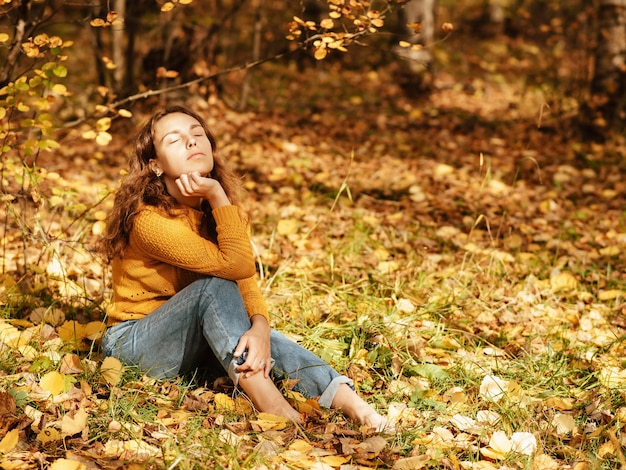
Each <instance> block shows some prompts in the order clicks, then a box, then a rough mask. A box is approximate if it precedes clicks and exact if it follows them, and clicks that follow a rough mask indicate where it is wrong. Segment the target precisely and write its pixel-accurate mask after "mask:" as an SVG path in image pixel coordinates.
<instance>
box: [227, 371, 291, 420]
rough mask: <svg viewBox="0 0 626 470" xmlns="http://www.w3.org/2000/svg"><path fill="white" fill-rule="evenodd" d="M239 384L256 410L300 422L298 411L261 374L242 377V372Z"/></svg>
mask: <svg viewBox="0 0 626 470" xmlns="http://www.w3.org/2000/svg"><path fill="white" fill-rule="evenodd" d="M239 385H241V388H243V390H244V392H246V395H248V397H249V398H250V400H252V403H254V406H255V407H256V409H257V410H259V411H262V412H264V413H271V414H274V415H277V416H283V417H285V418H287V419H289V420H291V421H293V422H294V423H298V424H301V423H302V416H301V415H300V413H298V411H296V410H295V409H294V408H293V407H292V406H291V405H290V404H289V402H288V401H287V400H286V398H285V397H284V396H283V394H282V393H280V390H278V388H277V387H276V385H275V384H274V382H272V380H271V379H269V378H265V377H264V376H263V374H253V375H251V376H249V377H244V375H243V374H242V375H241V377H240V378H239Z"/></svg>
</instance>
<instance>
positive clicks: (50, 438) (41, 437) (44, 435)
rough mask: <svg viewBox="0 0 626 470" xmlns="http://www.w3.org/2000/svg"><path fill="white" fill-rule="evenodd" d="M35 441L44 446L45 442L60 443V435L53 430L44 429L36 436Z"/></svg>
mask: <svg viewBox="0 0 626 470" xmlns="http://www.w3.org/2000/svg"><path fill="white" fill-rule="evenodd" d="M37 440H38V441H39V442H43V443H44V444H45V443H47V442H54V441H60V440H61V433H60V432H59V431H57V430H56V429H54V428H46V429H44V430H43V431H41V432H40V433H39V434H37Z"/></svg>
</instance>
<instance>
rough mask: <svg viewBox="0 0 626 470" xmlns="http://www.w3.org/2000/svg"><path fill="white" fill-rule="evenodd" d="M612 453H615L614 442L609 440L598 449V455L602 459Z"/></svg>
mask: <svg viewBox="0 0 626 470" xmlns="http://www.w3.org/2000/svg"><path fill="white" fill-rule="evenodd" d="M613 455H615V444H613V442H611V441H607V442H605V443H604V444H602V445H601V446H600V448H599V449H598V456H599V457H600V458H602V459H606V458H607V457H612V456H613Z"/></svg>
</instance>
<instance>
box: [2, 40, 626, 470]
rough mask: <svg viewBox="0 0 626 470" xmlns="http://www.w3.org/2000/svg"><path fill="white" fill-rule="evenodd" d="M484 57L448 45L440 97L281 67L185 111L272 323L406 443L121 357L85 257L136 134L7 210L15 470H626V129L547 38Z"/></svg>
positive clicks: (350, 75)
mask: <svg viewBox="0 0 626 470" xmlns="http://www.w3.org/2000/svg"><path fill="white" fill-rule="evenodd" d="M467 49H468V48H467V47H466V46H465V47H464V46H463V44H455V43H451V44H450V47H449V48H448V49H447V52H446V53H441V55H440V57H439V58H438V60H439V61H440V62H439V63H440V65H439V67H438V70H437V73H436V74H435V75H434V77H433V78H432V81H431V82H430V83H429V85H430V89H429V92H426V91H420V89H419V87H417V86H415V88H413V89H412V90H411V89H409V88H407V87H410V83H411V82H410V81H407V80H406V78H405V77H402V78H400V77H401V76H400V75H399V74H400V70H399V69H396V68H395V67H391V68H385V69H372V70H370V71H368V72H362V71H359V70H346V69H341V68H340V67H339V66H338V65H337V64H334V65H333V64H332V63H329V64H322V65H320V66H319V67H314V68H309V69H307V70H306V73H302V72H300V71H299V70H298V68H297V67H295V66H293V67H289V66H285V65H286V64H280V65H275V64H270V65H266V66H264V67H263V68H261V69H257V70H255V71H254V72H253V74H254V75H253V80H252V84H253V90H252V92H251V97H252V99H251V101H250V105H249V106H248V107H247V108H246V109H247V110H246V111H243V112H241V111H239V112H235V111H233V110H231V109H229V108H228V107H226V106H225V105H224V102H223V101H220V100H215V99H210V100H208V101H207V100H204V99H203V98H201V97H199V96H188V97H186V100H188V101H189V102H190V103H191V104H193V105H194V106H195V107H196V108H198V109H199V110H200V111H201V112H203V113H204V114H206V115H207V117H208V118H209V121H210V123H211V125H212V127H213V128H214V130H215V132H216V134H217V135H218V136H219V141H220V144H221V151H222V152H224V153H225V154H227V155H228V156H229V157H230V158H231V160H232V161H233V162H234V164H235V165H236V167H237V169H238V170H239V171H240V172H241V173H242V174H243V177H244V183H245V186H246V188H247V190H248V197H247V199H246V202H245V203H246V206H247V208H248V210H249V211H250V213H251V215H252V219H253V225H252V235H253V241H254V243H255V246H256V249H257V251H258V262H259V268H260V269H259V272H260V275H261V276H260V277H261V279H260V282H261V285H262V287H263V289H264V291H265V293H266V296H267V300H268V303H269V305H270V308H271V311H272V313H273V323H274V326H275V327H276V328H278V329H280V330H282V331H284V332H285V333H287V334H288V335H290V336H292V337H293V338H294V339H296V340H298V341H300V342H301V343H302V344H303V345H304V346H306V347H307V348H310V349H311V350H312V351H314V352H316V353H317V354H319V355H320V356H321V357H323V358H324V359H326V360H327V361H329V362H330V363H331V364H332V365H334V366H335V367H336V368H337V369H338V370H340V371H342V372H345V373H347V374H349V375H350V376H351V377H353V378H354V379H355V382H356V384H357V387H358V389H359V391H360V393H362V394H363V395H364V396H366V397H367V399H368V400H369V401H370V402H371V403H372V404H373V405H375V406H376V407H378V408H379V409H381V410H382V411H384V412H387V413H389V415H390V416H392V417H394V418H395V419H396V420H397V422H398V429H399V430H398V433H397V434H395V435H392V436H384V437H381V436H375V435H372V434H370V433H368V432H367V431H366V430H363V429H359V428H358V427H357V426H355V425H353V424H352V423H349V422H346V421H345V419H344V418H343V417H342V416H341V415H339V414H337V413H332V412H329V411H327V410H316V408H315V404H314V403H312V402H310V401H305V400H304V399H303V398H302V397H298V396H296V395H293V394H291V395H290V398H291V399H292V400H293V402H294V403H295V404H297V406H299V407H301V409H302V411H303V412H305V413H307V421H306V423H305V425H304V426H302V427H294V426H291V425H288V424H287V423H284V422H282V421H280V420H276V419H274V418H273V417H271V416H266V415H262V414H261V415H259V414H257V413H255V412H254V411H253V410H252V408H251V407H250V405H249V404H248V402H247V401H246V400H245V398H244V397H241V396H239V395H237V394H236V393H235V392H234V391H233V390H232V388H229V387H228V384H224V383H222V382H220V383H216V384H204V383H198V382H197V381H194V380H190V379H188V378H184V379H180V380H178V381H175V382H165V383H163V382H155V381H153V380H150V379H148V378H146V377H143V376H141V375H140V374H138V373H137V372H136V371H133V370H128V369H124V370H123V371H118V370H117V369H116V367H117V366H116V365H115V364H110V363H108V364H104V365H103V363H102V358H101V357H100V355H99V351H98V341H97V339H98V337H99V334H100V330H99V329H98V327H99V324H98V320H100V319H101V314H102V313H101V312H102V311H103V308H104V307H105V304H106V298H107V294H108V286H107V284H106V283H107V274H106V273H107V271H106V266H103V265H102V263H101V262H100V261H99V259H98V258H97V257H96V256H95V255H94V254H93V253H92V252H91V251H90V250H89V247H90V244H91V243H92V242H93V240H94V239H95V237H96V236H97V233H98V230H99V227H100V223H99V220H101V218H102V212H100V211H106V209H107V207H108V205H110V203H111V198H110V197H109V198H108V199H105V200H104V202H100V203H99V204H97V205H95V204H96V203H98V202H99V201H100V198H101V197H102V195H103V194H106V192H107V190H110V189H111V188H113V187H114V186H115V184H116V181H117V179H118V178H119V177H120V176H119V174H120V173H119V172H120V168H122V167H123V164H122V159H121V156H122V155H123V154H124V152H125V151H126V149H127V142H126V141H125V140H124V139H123V137H118V138H117V139H116V140H115V141H114V142H113V144H112V145H111V146H110V147H109V148H107V149H93V148H90V147H87V146H85V145H84V144H80V145H78V144H76V142H80V141H79V140H74V141H72V140H71V139H72V138H73V137H72V136H71V135H70V136H68V143H72V142H74V145H69V144H68V145H66V146H64V147H63V148H62V149H61V150H60V151H59V154H56V155H55V156H54V159H51V160H50V161H49V162H46V163H47V164H46V166H45V168H44V169H42V170H41V175H42V176H41V178H40V181H39V183H38V192H39V193H40V194H41V197H42V199H43V200H45V203H42V204H40V205H35V204H33V200H32V197H31V199H29V200H24V201H22V202H21V203H20V204H17V203H15V204H13V205H7V206H5V208H4V209H3V210H4V212H3V213H2V215H3V216H4V219H3V220H5V221H7V224H6V225H5V232H4V239H3V240H4V242H3V248H4V250H5V251H4V266H5V268H4V274H3V290H2V297H1V298H2V318H3V320H0V363H1V364H2V367H1V372H0V430H1V431H2V432H1V433H0V434H1V435H3V436H4V438H3V439H2V440H1V441H0V462H1V465H2V467H3V468H35V467H44V468H46V467H47V466H48V465H49V468H55V469H57V470H58V469H63V468H168V469H169V468H341V469H350V468H389V467H395V468H398V469H404V468H433V469H435V468H446V469H452V468H454V469H457V468H471V469H474V468H476V469H499V468H502V469H509V468H510V469H549V468H569V469H577V470H582V469H588V468H601V469H612V468H620V467H626V460H625V458H624V455H623V451H622V450H621V449H622V447H623V446H624V443H625V439H626V438H625V437H624V421H625V420H626V370H625V368H626V364H625V363H624V357H625V351H624V349H625V343H624V328H626V320H625V318H624V296H625V295H626V294H625V292H626V286H625V280H624V274H623V273H624V269H623V268H624V264H623V256H622V253H623V250H624V245H625V244H626V226H625V220H624V215H623V185H624V183H623V181H624V178H623V171H624V163H623V161H624V153H625V152H626V150H625V149H626V147H624V141H623V138H622V137H619V136H618V137H616V138H615V140H614V141H612V142H609V143H605V144H603V145H599V144H591V143H585V142H581V141H579V140H577V139H576V138H575V137H574V134H573V133H572V132H571V129H569V128H568V126H567V125H565V124H564V123H563V122H564V121H562V120H561V118H563V117H566V116H567V114H568V112H569V108H568V106H571V102H572V101H571V99H570V98H568V97H566V96H562V95H560V94H559V93H558V91H557V90H556V89H555V88H550V87H546V86H543V87H542V86H537V85H536V84H534V83H532V82H531V80H530V79H529V77H531V75H530V74H529V73H526V72H528V71H529V70H530V69H531V68H533V66H535V65H537V64H536V63H534V62H533V58H534V57H539V56H538V55H537V54H536V51H535V50H534V49H533V48H532V47H531V46H529V45H524V44H521V45H520V44H516V43H507V42H502V43H499V44H498V46H497V47H495V46H493V45H486V44H479V45H476V50H475V51H474V53H473V54H470V52H468V50H467ZM511 57H514V58H516V60H512V59H511ZM490 64H491V65H490ZM494 64H495V65H494ZM497 64H500V66H498V65H497ZM460 65H463V67H460ZM549 66H550V64H549V63H548V64H546V69H547V68H549ZM577 66H578V65H577V64H576V63H574V64H573V69H570V70H576V67H577ZM533 70H534V69H533ZM535 73H537V72H536V71H535ZM546 73H547V72H546ZM235 85H236V82H234V79H233V82H227V83H225V84H224V89H225V90H226V92H232V96H230V98H232V97H233V96H235V94H234V90H236V87H235ZM224 98H225V99H226V98H229V97H228V96H225V97H224ZM227 101H228V100H227ZM568 103H569V104H568ZM139 114H140V113H137V120H140V119H139V118H140V116H139ZM118 132H119V135H122V136H123V135H126V130H125V129H122V128H120V129H118ZM61 156H62V157H63V158H60V157H61ZM68 201H69V203H68ZM94 205H95V206H94ZM85 210H86V212H84V211H85ZM35 215H36V216H37V217H36V218H35V217H34V216H35ZM77 216H83V217H82V218H79V219H78V220H77ZM76 220H77V221H76ZM39 229H41V230H39ZM24 233H35V235H34V236H30V238H29V239H28V240H27V241H24V240H25V237H24V236H23V234H24ZM25 261H26V263H28V266H29V267H28V270H26V271H24V270H23V271H22V273H21V274H22V275H23V276H22V277H20V276H16V273H19V270H20V266H22V265H23V264H24V262H25ZM22 269H23V268H22ZM16 278H17V279H20V280H21V282H19V283H15V282H14V280H15V279H16ZM74 320H78V323H74V322H73V321H74ZM90 321H92V322H93V323H89V322H90ZM85 325H87V326H85ZM117 372H119V374H117ZM120 375H121V379H120ZM287 393H288V392H287ZM53 462H54V463H53ZM81 465H82V467H81Z"/></svg>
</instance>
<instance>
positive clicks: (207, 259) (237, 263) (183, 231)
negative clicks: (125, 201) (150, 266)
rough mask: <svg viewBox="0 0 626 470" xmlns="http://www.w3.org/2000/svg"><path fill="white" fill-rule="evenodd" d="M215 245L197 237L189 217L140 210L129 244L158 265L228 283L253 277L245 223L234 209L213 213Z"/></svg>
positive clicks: (148, 209) (250, 251)
mask: <svg viewBox="0 0 626 470" xmlns="http://www.w3.org/2000/svg"><path fill="white" fill-rule="evenodd" d="M213 217H214V218H215V221H216V224H217V245H216V244H215V243H213V242H212V241H210V240H207V239H205V238H203V237H201V236H200V235H199V233H198V232H197V229H196V228H195V227H193V225H192V221H191V220H190V218H189V217H185V216H181V217H170V216H168V215H165V214H162V213H160V212H158V211H157V210H155V209H152V208H146V209H144V210H142V211H141V212H140V213H139V214H138V215H137V216H136V217H135V220H134V227H133V231H132V235H131V237H132V242H133V244H134V245H135V246H136V247H137V249H139V250H140V251H142V252H143V253H144V254H145V255H147V256H148V257H150V258H153V259H155V260H157V261H159V262H162V263H167V264H171V265H173V266H176V267H179V268H182V269H186V270H189V271H193V272H196V273H200V274H204V275H209V276H216V277H221V278H223V279H229V280H232V281H236V280H240V279H246V278H250V277H252V276H254V274H255V272H256V267H255V265H254V255H253V253H252V246H251V243H250V239H249V237H248V232H247V223H246V222H245V221H244V220H243V218H242V217H241V216H240V214H239V209H238V208H237V207H236V206H223V207H220V208H217V209H215V210H214V211H213Z"/></svg>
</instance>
